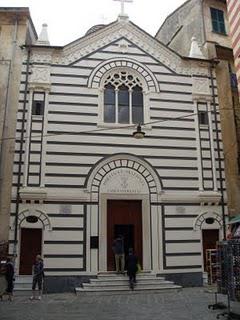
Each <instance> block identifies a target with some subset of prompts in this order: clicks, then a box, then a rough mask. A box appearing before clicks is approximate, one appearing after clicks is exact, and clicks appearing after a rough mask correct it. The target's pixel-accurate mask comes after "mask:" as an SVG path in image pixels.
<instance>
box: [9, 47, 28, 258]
mask: <svg viewBox="0 0 240 320" xmlns="http://www.w3.org/2000/svg"><path fill="white" fill-rule="evenodd" d="M30 55H31V47H30V46H28V47H27V67H26V80H25V88H24V97H23V113H22V128H21V136H20V150H19V161H18V176H17V196H16V210H15V224H14V247H13V255H14V257H15V258H16V253H17V241H18V239H17V238H18V213H19V204H20V187H21V172H22V161H23V143H24V129H25V119H26V109H27V92H28V78H29V66H30Z"/></svg>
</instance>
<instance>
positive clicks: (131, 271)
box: [126, 248, 138, 290]
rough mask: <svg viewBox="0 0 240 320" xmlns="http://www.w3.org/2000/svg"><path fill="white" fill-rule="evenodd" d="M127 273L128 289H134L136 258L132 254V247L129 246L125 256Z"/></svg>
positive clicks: (136, 267) (136, 268)
mask: <svg viewBox="0 0 240 320" xmlns="http://www.w3.org/2000/svg"><path fill="white" fill-rule="evenodd" d="M126 260H127V261H126V262H127V274H128V277H129V287H130V289H132V290H133V289H134V285H135V284H136V273H137V270H138V258H137V256H135V255H134V253H133V249H132V248H130V249H129V252H128V256H127V259H126Z"/></svg>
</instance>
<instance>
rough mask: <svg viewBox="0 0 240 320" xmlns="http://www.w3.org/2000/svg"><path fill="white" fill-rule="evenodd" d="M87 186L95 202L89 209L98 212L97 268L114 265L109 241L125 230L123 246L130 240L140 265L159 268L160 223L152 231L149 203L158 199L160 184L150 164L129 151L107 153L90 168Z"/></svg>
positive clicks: (104, 269)
mask: <svg viewBox="0 0 240 320" xmlns="http://www.w3.org/2000/svg"><path fill="white" fill-rule="evenodd" d="M87 186H88V190H89V192H90V194H91V199H94V200H95V201H97V203H98V208H97V209H98V211H97V212H94V213H92V215H94V216H95V217H96V215H97V227H98V239H99V246H98V271H107V270H112V269H113V252H112V241H113V238H114V237H115V236H116V235H117V234H118V233H121V234H125V240H126V241H127V243H128V245H126V250H127V249H128V247H129V246H130V245H131V244H132V245H133V246H134V249H135V250H137V251H138V252H137V253H138V255H139V256H140V259H141V260H142V267H143V269H145V270H152V269H158V266H159V252H160V248H161V246H160V241H161V236H159V235H160V233H161V229H160V228H161V227H160V222H159V221H158V223H157V232H156V233H155V234H153V229H154V230H155V225H156V224H155V225H152V212H151V204H152V203H156V202H158V197H159V194H160V191H161V190H162V185H161V182H160V179H159V177H158V174H157V173H156V171H155V170H154V169H153V168H152V167H151V165H150V164H149V163H148V162H147V161H145V160H143V159H139V158H138V157H136V156H133V155H129V154H117V155H114V156H110V157H108V158H106V159H104V160H102V161H100V162H99V163H98V164H97V166H96V167H95V168H94V169H93V170H92V172H91V173H90V175H89V179H88V184H87ZM89 216H91V212H89ZM155 217H157V219H160V218H159V215H157V216H156V215H155ZM153 246H154V250H155V251H154V253H153Z"/></svg>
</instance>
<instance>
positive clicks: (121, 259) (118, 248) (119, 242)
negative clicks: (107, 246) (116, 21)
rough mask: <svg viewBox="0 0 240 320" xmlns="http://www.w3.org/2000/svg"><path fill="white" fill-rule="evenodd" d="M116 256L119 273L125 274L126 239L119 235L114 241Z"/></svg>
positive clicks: (113, 247)
mask: <svg viewBox="0 0 240 320" xmlns="http://www.w3.org/2000/svg"><path fill="white" fill-rule="evenodd" d="M112 249H113V252H114V256H115V265H116V271H117V273H123V274H124V267H125V255H124V239H123V236H121V235H119V236H118V237H117V238H116V239H115V240H114V241H113V246H112Z"/></svg>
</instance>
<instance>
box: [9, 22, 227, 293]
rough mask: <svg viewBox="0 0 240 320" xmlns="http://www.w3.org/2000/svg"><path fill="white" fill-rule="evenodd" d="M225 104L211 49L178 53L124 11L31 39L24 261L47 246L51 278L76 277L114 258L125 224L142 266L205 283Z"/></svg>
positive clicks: (18, 221)
mask: <svg viewBox="0 0 240 320" xmlns="http://www.w3.org/2000/svg"><path fill="white" fill-rule="evenodd" d="M195 45H196V44H195ZM189 49H190V48H189ZM217 107H218V100H217V89H216V83H215V76H214V70H212V68H211V62H210V61H208V60H204V59H198V58H194V57H193V58H186V57H185V58H183V57H181V56H180V55H178V54H177V53H176V52H174V51H172V50H170V49H169V48H167V47H166V46H164V45H163V44H162V43H160V42H159V41H158V40H156V39H155V38H153V37H151V36H150V35H149V34H147V33H146V32H144V31H143V30H141V29H140V28H139V27H138V26H136V25H134V24H133V23H132V22H130V21H128V19H127V18H126V17H121V16H120V17H119V19H118V21H115V22H113V23H111V24H109V25H107V26H97V27H95V28H92V29H91V30H89V32H88V33H87V34H86V35H85V36H84V37H82V38H80V39H78V40H76V41H74V42H72V43H70V44H68V45H66V46H64V47H52V46H50V45H49V44H48V43H47V42H44V41H43V42H42V43H41V41H40V42H37V44H36V45H34V46H32V47H27V48H26V56H25V60H24V62H23V65H22V81H21V86H20V93H19V108H18V120H17V123H18V125H17V131H16V149H15V161H14V168H15V169H14V176H13V188H12V207H11V226H10V234H9V241H10V253H13V254H15V255H16V257H17V259H16V268H17V273H18V274H20V275H24V274H31V265H32V260H33V258H34V255H35V254H41V255H42V256H43V258H44V263H45V273H46V278H47V281H48V283H49V286H53V287H55V288H56V287H58V286H59V287H60V286H61V287H64V286H68V285H69V283H70V282H71V283H74V284H76V285H77V284H79V283H80V282H81V281H83V279H86V278H88V277H95V276H96V275H97V274H98V273H99V272H107V271H111V270H114V263H113V261H114V259H113V253H112V242H113V239H114V238H115V237H116V236H117V235H119V234H121V235H123V236H124V241H125V249H126V252H127V250H128V249H129V248H130V247H132V248H133V249H134V251H135V253H136V254H137V255H138V257H139V259H140V261H141V265H142V269H143V270H148V271H152V272H153V273H155V274H161V275H165V276H166V277H167V278H168V279H173V280H174V281H176V282H178V283H181V284H185V285H191V284H192V285H199V284H201V281H202V272H203V270H204V256H205V249H206V248H207V247H209V244H208V242H209V241H212V243H215V241H216V239H218V238H221V237H222V234H223V219H222V217H223V213H224V212H223V207H224V203H223V202H222V204H221V200H223V192H224V190H223V188H220V184H219V168H220V170H224V169H223V168H224V165H223V154H222V149H221V148H222V147H221V140H220V139H221V128H220V123H219V113H218V111H217ZM138 124H141V126H142V130H143V131H144V132H145V137H144V139H141V140H140V139H139V140H137V139H134V138H133V135H132V133H133V132H134V131H136V126H137V125H138ZM219 140H220V144H219V143H218V142H219ZM66 283H68V284H67V285H66Z"/></svg>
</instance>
